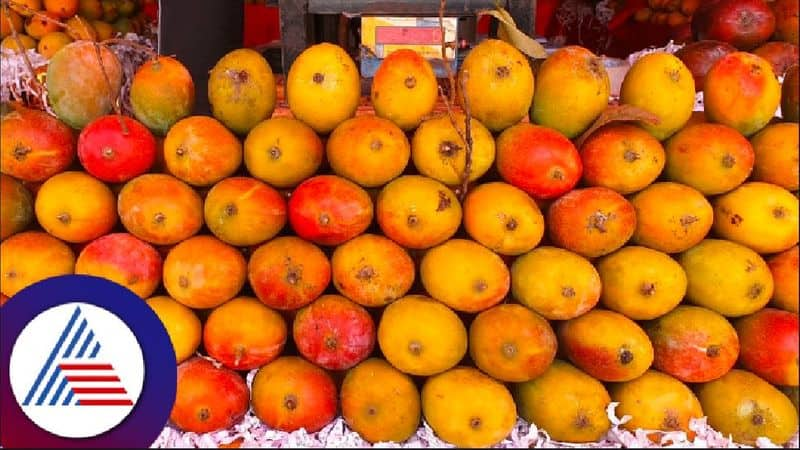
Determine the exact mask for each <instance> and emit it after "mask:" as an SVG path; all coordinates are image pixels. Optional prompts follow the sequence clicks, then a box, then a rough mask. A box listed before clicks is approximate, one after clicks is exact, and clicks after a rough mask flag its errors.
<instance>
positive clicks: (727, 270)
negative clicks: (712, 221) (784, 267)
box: [678, 239, 774, 317]
mask: <svg viewBox="0 0 800 450" xmlns="http://www.w3.org/2000/svg"><path fill="white" fill-rule="evenodd" d="M678 262H680V264H681V266H683V270H685V271H686V276H687V279H688V280H689V285H688V289H687V290H686V298H687V299H688V300H689V301H690V302H692V303H694V304H696V305H699V306H705V307H706V308H709V309H712V310H714V311H716V312H718V313H720V314H722V315H723V316H727V317H739V316H745V315H747V314H752V313H754V312H756V311H758V310H759V309H761V308H763V307H764V305H766V304H767V302H769V299H770V298H771V297H772V291H773V289H774V284H773V281H772V274H771V273H770V271H769V267H767V263H766V262H764V259H763V258H761V256H759V255H758V253H756V252H754V251H753V250H750V249H749V248H747V247H745V246H743V245H740V244H736V243H733V242H730V241H723V240H720V239H706V240H704V241H703V242H701V243H699V244H697V245H696V246H694V247H692V248H691V249H689V250H687V251H686V252H684V253H682V254H681V255H680V257H679V258H678Z"/></svg>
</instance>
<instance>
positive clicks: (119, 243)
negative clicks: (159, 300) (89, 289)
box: [75, 233, 162, 298]
mask: <svg viewBox="0 0 800 450" xmlns="http://www.w3.org/2000/svg"><path fill="white" fill-rule="evenodd" d="M161 271H162V263H161V255H160V254H159V253H158V250H156V249H155V248H154V247H153V246H152V245H150V244H148V243H146V242H144V241H142V240H140V239H138V238H136V237H135V236H133V235H131V234H128V233H111V234H107V235H105V236H102V237H99V238H97V239H95V240H93V241H92V242H90V243H89V244H88V245H86V246H85V247H84V248H83V250H81V253H80V254H79V255H78V260H77V261H76V263H75V273H76V274H79V275H92V276H96V277H102V278H105V279H107V280H111V281H113V282H115V283H117V284H121V285H122V286H125V287H126V288H128V289H130V290H131V291H133V293H135V294H136V295H138V296H139V297H141V298H148V297H150V296H151V295H153V292H155V290H156V288H158V285H159V284H161Z"/></svg>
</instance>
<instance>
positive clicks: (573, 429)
mask: <svg viewBox="0 0 800 450" xmlns="http://www.w3.org/2000/svg"><path fill="white" fill-rule="evenodd" d="M514 400H516V403H517V408H518V410H519V415H520V417H522V418H523V419H525V420H527V421H528V422H530V423H535V424H536V425H537V426H538V427H541V428H542V429H543V430H545V431H547V434H549V435H550V437H551V438H552V439H554V440H556V441H563V442H576V443H580V442H596V441H598V440H600V438H602V437H603V436H604V435H605V434H606V432H608V429H609V428H611V422H609V420H608V415H607V414H606V406H608V404H609V402H611V398H610V397H609V395H608V391H606V388H605V387H604V386H603V384H602V383H601V382H599V381H597V380H596V379H594V378H592V377H590V376H589V375H587V374H586V373H584V372H582V371H581V370H580V369H578V368H576V367H574V366H572V365H571V364H569V363H566V362H564V361H561V360H558V359H557V360H555V361H553V364H551V365H550V367H549V368H548V369H547V370H546V371H545V372H544V373H543V374H542V375H540V376H538V377H536V378H534V379H533V380H531V381H527V382H525V383H520V384H517V385H515V386H514Z"/></svg>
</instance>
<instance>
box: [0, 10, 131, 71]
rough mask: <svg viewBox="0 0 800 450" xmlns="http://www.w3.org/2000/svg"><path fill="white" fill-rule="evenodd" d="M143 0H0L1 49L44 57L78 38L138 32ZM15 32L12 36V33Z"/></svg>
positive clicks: (108, 37)
mask: <svg viewBox="0 0 800 450" xmlns="http://www.w3.org/2000/svg"><path fill="white" fill-rule="evenodd" d="M143 3H144V2H143V1H142V0H3V2H2V5H1V6H0V39H2V41H0V48H4V49H9V50H14V51H19V50H20V45H21V46H22V49H36V51H37V52H38V53H39V54H41V55H42V56H44V57H45V58H50V57H52V56H53V55H54V54H55V53H56V52H57V51H58V50H60V49H61V48H62V47H64V46H65V45H67V44H69V43H70V42H73V41H77V40H89V41H104V40H106V39H111V38H113V37H115V36H117V35H123V36H124V35H125V34H126V33H141V32H142V30H143V29H144V26H145V23H146V16H145V14H144V11H142V4H143ZM12 30H13V32H15V33H16V34H17V39H18V40H17V39H15V38H14V36H13V34H12V33H13V32H12Z"/></svg>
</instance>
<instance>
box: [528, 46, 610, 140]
mask: <svg viewBox="0 0 800 450" xmlns="http://www.w3.org/2000/svg"><path fill="white" fill-rule="evenodd" d="M536 78H537V81H536V90H535V92H534V95H533V105H531V111H530V118H531V122H534V123H537V124H539V125H544V126H546V127H550V128H555V129H556V130H558V131H559V132H561V134H563V135H565V136H566V137H568V138H570V139H572V138H574V137H576V136H578V135H580V134H581V133H583V132H584V131H586V129H587V128H589V126H590V125H591V124H592V123H593V122H594V121H595V120H596V119H597V117H598V116H599V115H600V113H602V112H603V110H604V109H605V108H606V106H608V96H609V95H610V94H611V84H610V81H609V79H608V73H607V72H606V69H605V67H604V66H603V60H602V59H601V58H599V57H597V56H596V55H595V54H594V53H592V52H591V51H589V50H587V49H585V48H583V47H579V46H576V45H570V46H567V47H563V48H560V49H558V50H556V51H555V52H554V53H553V54H552V55H550V56H549V57H548V58H547V59H546V60H545V61H544V63H543V64H542V66H541V67H540V68H539V70H538V71H537V72H536Z"/></svg>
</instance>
